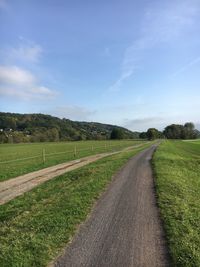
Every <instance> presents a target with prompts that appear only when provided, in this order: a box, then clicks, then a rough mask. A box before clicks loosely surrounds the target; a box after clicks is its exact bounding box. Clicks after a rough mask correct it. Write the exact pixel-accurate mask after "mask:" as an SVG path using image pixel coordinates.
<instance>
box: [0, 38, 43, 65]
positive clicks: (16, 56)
mask: <svg viewBox="0 0 200 267" xmlns="http://www.w3.org/2000/svg"><path fill="white" fill-rule="evenodd" d="M42 53H43V48H42V47H41V45H39V44H36V43H35V42H33V41H30V40H27V39H25V38H24V37H19V42H18V44H17V45H16V46H15V47H11V46H7V47H6V48H4V49H2V50H1V55H2V57H3V58H5V59H6V60H7V61H8V62H11V63H13V62H16V61H17V62H18V61H20V62H30V63H37V62H39V60H40V58H41V56H42Z"/></svg>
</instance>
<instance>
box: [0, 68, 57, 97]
mask: <svg viewBox="0 0 200 267" xmlns="http://www.w3.org/2000/svg"><path fill="white" fill-rule="evenodd" d="M0 95H1V96H4V97H9V98H16V97H17V98H18V99H22V100H32V99H46V98H48V99H49V98H52V97H55V95H56V92H55V91H53V90H51V89H49V88H47V87H45V86H42V85H40V84H39V83H38V81H37V78H36V77H35V76H34V74H32V73H31V72H30V71H28V70H25V69H22V68H19V67H17V66H0Z"/></svg>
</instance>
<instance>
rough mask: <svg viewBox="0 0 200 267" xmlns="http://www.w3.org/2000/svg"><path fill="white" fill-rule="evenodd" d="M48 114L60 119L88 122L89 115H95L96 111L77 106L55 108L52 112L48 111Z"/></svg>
mask: <svg viewBox="0 0 200 267" xmlns="http://www.w3.org/2000/svg"><path fill="white" fill-rule="evenodd" d="M48 113H50V114H52V115H54V116H57V117H60V118H68V119H71V120H78V121H83V120H88V119H89V118H90V116H91V115H93V114H95V113H96V111H94V110H89V109H88V108H86V107H82V106H77V105H65V106H59V107H56V108H54V109H53V110H51V111H48Z"/></svg>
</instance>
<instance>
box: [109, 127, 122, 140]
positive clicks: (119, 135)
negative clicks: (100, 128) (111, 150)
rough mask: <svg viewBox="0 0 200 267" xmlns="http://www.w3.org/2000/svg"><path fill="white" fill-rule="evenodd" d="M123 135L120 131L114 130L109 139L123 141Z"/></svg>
mask: <svg viewBox="0 0 200 267" xmlns="http://www.w3.org/2000/svg"><path fill="white" fill-rule="evenodd" d="M123 138H124V135H123V132H122V130H121V129H118V128H114V129H113V130H112V132H111V134H110V139H123Z"/></svg>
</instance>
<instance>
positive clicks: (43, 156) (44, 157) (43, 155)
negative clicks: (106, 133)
mask: <svg viewBox="0 0 200 267" xmlns="http://www.w3.org/2000/svg"><path fill="white" fill-rule="evenodd" d="M129 146H130V144H129ZM113 147H116V148H122V147H126V144H120V143H118V144H113V145H111V144H104V146H93V145H92V146H91V147H88V148H77V146H74V149H73V150H71V151H62V152H55V153H46V150H45V149H42V151H41V154H38V155H35V156H31V157H26V158H19V159H12V160H7V161H0V164H6V163H12V162H18V161H24V160H29V159H35V158H41V159H42V161H43V163H44V164H45V162H46V161H47V158H48V157H52V156H57V155H61V154H72V155H73V156H74V158H76V156H77V154H78V153H79V152H81V151H91V152H92V153H91V154H93V152H94V151H95V150H97V149H102V150H103V152H104V151H108V150H110V149H112V148H113ZM103 152H102V153H103Z"/></svg>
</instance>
